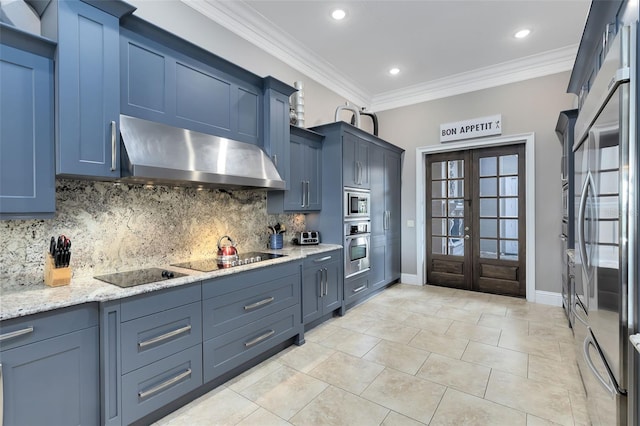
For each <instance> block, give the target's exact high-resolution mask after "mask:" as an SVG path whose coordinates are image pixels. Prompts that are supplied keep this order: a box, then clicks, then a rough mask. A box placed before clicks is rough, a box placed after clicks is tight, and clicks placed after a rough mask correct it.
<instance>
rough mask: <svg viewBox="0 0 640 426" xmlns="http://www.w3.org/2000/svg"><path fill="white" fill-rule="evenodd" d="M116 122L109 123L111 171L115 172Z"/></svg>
mask: <svg viewBox="0 0 640 426" xmlns="http://www.w3.org/2000/svg"><path fill="white" fill-rule="evenodd" d="M116 139H117V137H116V122H115V121H112V122H111V171H112V172H115V170H116V162H117V158H116Z"/></svg>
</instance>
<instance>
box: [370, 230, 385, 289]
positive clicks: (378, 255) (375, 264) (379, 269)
mask: <svg viewBox="0 0 640 426" xmlns="http://www.w3.org/2000/svg"><path fill="white" fill-rule="evenodd" d="M385 246H386V237H385V236H384V235H379V236H376V237H371V271H370V272H369V281H370V282H371V287H372V288H378V287H380V286H382V285H384V284H386V283H385V271H386V268H387V264H388V262H387V258H386V254H387V253H386V250H385Z"/></svg>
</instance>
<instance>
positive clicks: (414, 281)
mask: <svg viewBox="0 0 640 426" xmlns="http://www.w3.org/2000/svg"><path fill="white" fill-rule="evenodd" d="M400 282H401V283H402V284H411V285H422V284H420V283H419V282H418V275H416V274H400Z"/></svg>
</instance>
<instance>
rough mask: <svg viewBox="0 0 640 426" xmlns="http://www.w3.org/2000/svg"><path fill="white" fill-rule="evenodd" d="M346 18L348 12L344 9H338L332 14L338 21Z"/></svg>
mask: <svg viewBox="0 0 640 426" xmlns="http://www.w3.org/2000/svg"><path fill="white" fill-rule="evenodd" d="M345 16H347V12H345V11H344V10H342V9H336V10H334V11H333V12H331V17H332V18H333V19H335V20H336V21H339V20H341V19H344V17H345Z"/></svg>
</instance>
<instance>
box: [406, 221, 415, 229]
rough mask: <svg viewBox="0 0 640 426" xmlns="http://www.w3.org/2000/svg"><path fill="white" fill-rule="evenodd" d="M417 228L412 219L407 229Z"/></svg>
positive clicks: (408, 222)
mask: <svg viewBox="0 0 640 426" xmlns="http://www.w3.org/2000/svg"><path fill="white" fill-rule="evenodd" d="M415 226H416V222H415V221H413V220H411V219H409V220H407V228H415Z"/></svg>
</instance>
